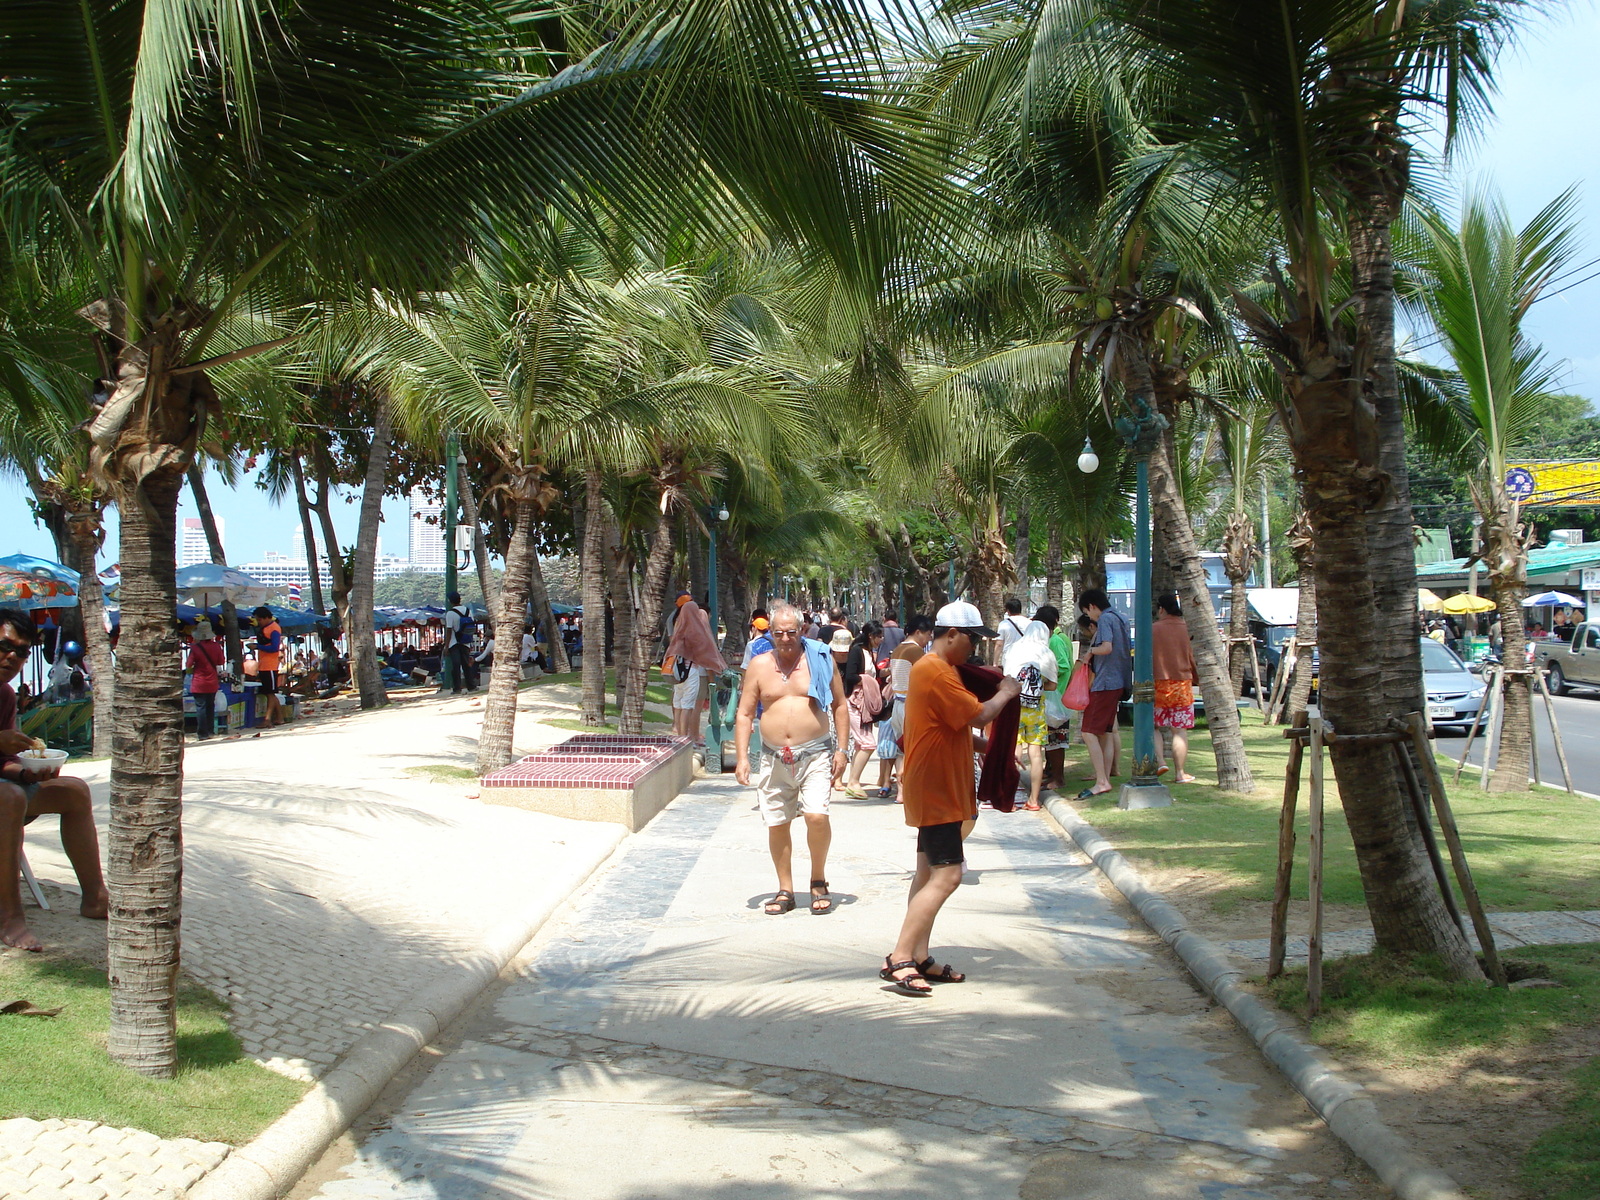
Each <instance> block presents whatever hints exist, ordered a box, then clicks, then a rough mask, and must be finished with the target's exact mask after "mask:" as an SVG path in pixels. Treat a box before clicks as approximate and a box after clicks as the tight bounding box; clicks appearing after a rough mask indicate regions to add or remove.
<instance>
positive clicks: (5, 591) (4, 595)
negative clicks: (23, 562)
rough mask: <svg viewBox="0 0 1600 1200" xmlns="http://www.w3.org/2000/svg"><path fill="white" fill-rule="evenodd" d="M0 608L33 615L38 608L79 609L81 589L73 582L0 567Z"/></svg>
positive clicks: (13, 568)
mask: <svg viewBox="0 0 1600 1200" xmlns="http://www.w3.org/2000/svg"><path fill="white" fill-rule="evenodd" d="M0 605H4V606H7V607H10V608H20V609H22V610H23V611H24V612H31V611H33V610H34V609H36V608H76V607H77V606H78V590H77V588H75V587H74V586H73V585H72V584H70V583H64V582H62V581H61V580H59V579H52V578H50V576H48V575H35V574H33V573H32V572H31V571H19V570H17V569H16V568H15V567H0Z"/></svg>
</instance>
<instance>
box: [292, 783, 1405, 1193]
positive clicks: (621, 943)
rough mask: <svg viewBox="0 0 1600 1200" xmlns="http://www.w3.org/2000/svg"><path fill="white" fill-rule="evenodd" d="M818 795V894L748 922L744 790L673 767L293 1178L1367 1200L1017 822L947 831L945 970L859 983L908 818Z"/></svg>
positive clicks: (1078, 876)
mask: <svg viewBox="0 0 1600 1200" xmlns="http://www.w3.org/2000/svg"><path fill="white" fill-rule="evenodd" d="M834 813H835V818H834V826H835V834H836V842H835V854H834V855H833V857H832V859H831V861H830V866H829V868H828V873H829V877H830V879H831V881H832V883H833V885H834V890H835V892H836V893H837V894H840V895H841V899H842V904H841V906H840V908H839V910H838V911H837V912H836V913H835V914H834V915H831V916H827V917H821V918H818V917H813V916H811V915H810V914H809V913H808V912H806V911H804V910H803V909H801V910H797V911H796V912H794V913H791V914H789V915H787V916H784V917H781V918H773V917H767V916H765V915H763V914H762V913H761V911H760V904H761V902H762V901H763V900H764V899H766V898H767V896H769V895H770V894H771V891H772V889H773V887H774V886H775V885H774V884H773V883H772V881H771V866H770V863H769V861H768V859H767V855H766V850H765V835H764V832H763V830H762V827H761V825H760V821H759V818H758V817H757V815H756V813H755V812H754V805H753V801H752V796H751V793H749V792H748V791H746V790H744V789H740V788H738V787H737V786H736V785H734V784H733V782H732V781H731V779H727V778H721V779H715V780H704V781H701V782H700V783H698V784H696V785H695V786H694V787H693V788H692V789H691V790H690V791H689V792H688V793H686V794H685V795H684V796H682V797H680V798H679V800H678V801H677V802H676V803H675V804H674V805H673V806H672V807H670V808H669V809H668V810H667V811H666V812H665V813H663V814H662V815H661V816H660V817H658V818H657V819H656V820H655V821H654V822H653V823H652V824H651V825H650V826H649V827H647V828H646V829H645V830H644V831H642V832H641V833H640V834H638V835H636V836H635V837H634V838H633V839H631V840H630V841H629V843H628V844H627V847H626V849H625V852H624V857H623V858H622V859H621V860H620V861H619V862H618V863H616V864H615V865H614V866H613V867H612V868H611V869H610V870H608V872H607V874H606V875H605V876H604V877H603V878H602V879H600V880H598V881H597V882H595V883H594V884H591V886H590V888H589V889H588V891H587V893H586V895H585V896H584V898H583V901H582V903H581V904H580V905H579V906H578V908H577V909H576V911H575V912H574V913H573V914H572V916H571V917H570V918H569V919H568V920H567V921H565V922H564V923H563V924H562V925H561V926H560V927H553V928H551V929H549V930H547V932H546V934H545V935H544V936H543V937H542V938H541V939H540V942H539V943H538V945H537V946H536V948H535V956H534V958H533V960H532V964H531V967H530V968H529V970H528V971H527V973H526V974H525V976H524V977H523V978H522V979H520V980H519V981H518V982H516V983H515V984H513V985H512V986H511V987H510V988H508V989H507V990H506V992H504V993H503V994H502V996H501V997H500V999H499V1001H498V1002H497V1004H496V1005H495V1007H494V1009H493V1011H492V1012H491V1013H487V1014H485V1015H483V1016H482V1017H481V1018H480V1019H479V1021H478V1022H477V1023H476V1025H475V1026H474V1027H473V1028H471V1029H470V1030H469V1031H468V1032H467V1036H466V1040H465V1041H464V1042H463V1043H462V1044H461V1046H460V1047H459V1048H458V1049H457V1050H456V1051H454V1052H453V1053H451V1054H449V1055H448V1056H447V1057H446V1058H444V1059H443V1060H442V1061H441V1062H440V1063H439V1065H438V1066H436V1067H435V1068H434V1070H433V1071H432V1072H431V1074H430V1075H429V1076H427V1077H426V1078H425V1079H424V1080H423V1081H422V1082H421V1083H419V1084H418V1086H417V1087H416V1089H415V1090H414V1091H413V1092H412V1094H411V1095H410V1096H409V1097H408V1098H407V1099H406V1100H405V1101H404V1102H403V1103H402V1104H401V1105H400V1106H399V1107H398V1109H397V1110H396V1111H395V1112H394V1113H393V1114H392V1115H389V1116H387V1117H386V1119H385V1121H384V1122H382V1123H380V1126H379V1131H378V1132H376V1133H374V1134H373V1135H372V1136H370V1137H369V1138H368V1140H367V1141H366V1142H365V1144H364V1145H362V1146H360V1147H359V1150H358V1152H357V1153H356V1154H355V1156H354V1158H353V1160H349V1161H343V1160H342V1159H341V1158H340V1157H339V1156H340V1155H341V1154H342V1155H348V1152H344V1151H335V1152H334V1154H332V1155H330V1157H329V1158H328V1159H327V1160H325V1162H324V1163H323V1164H322V1165H321V1166H320V1167H319V1168H318V1171H317V1172H316V1173H315V1175H314V1179H320V1180H321V1181H322V1182H320V1184H319V1183H315V1182H313V1183H310V1184H307V1185H303V1186H302V1188H301V1189H300V1190H299V1191H298V1192H297V1193H296V1195H297V1196H309V1195H312V1194H314V1195H316V1196H318V1197H323V1198H325V1200H378V1198H380V1197H381V1198H383V1200H491V1198H493V1200H512V1198H528V1200H532V1198H535V1197H537V1198H541V1200H543V1198H551V1197H562V1198H565V1197H582V1198H583V1200H677V1198H680V1197H681V1198H684V1200H688V1198H689V1197H695V1198H696V1200H708V1198H709V1200H801V1198H802V1197H813V1196H817V1195H823V1194H833V1195H840V1196H869V1195H870V1196H874V1197H889V1198H900V1197H905V1198H910V1197H940V1198H955V1197H962V1198H965V1197H972V1198H973V1200H977V1198H979V1197H981V1198H983V1200H996V1198H999V1197H1027V1200H1052V1198H1061V1200H1065V1198H1066V1197H1072V1198H1074V1200H1130V1198H1134V1197H1139V1198H1150V1200H1267V1198H1268V1197H1278V1198H1283V1200H1289V1198H1294V1197H1303V1198H1306V1200H1327V1198H1331V1197H1361V1198H1367V1197H1378V1196H1381V1195H1386V1194H1387V1193H1386V1191H1385V1189H1383V1188H1382V1187H1381V1185H1379V1184H1377V1183H1376V1181H1375V1180H1374V1179H1373V1178H1372V1177H1371V1175H1370V1174H1369V1172H1368V1171H1367V1170H1366V1168H1365V1167H1364V1166H1362V1165H1361V1164H1360V1163H1359V1162H1357V1161H1356V1160H1355V1159H1354V1158H1353V1157H1352V1156H1351V1155H1350V1154H1349V1152H1348V1151H1347V1150H1346V1149H1345V1148H1344V1146H1343V1145H1342V1144H1341V1143H1339V1142H1338V1141H1337V1140H1336V1139H1335V1138H1334V1137H1333V1136H1332V1135H1331V1134H1330V1133H1328V1132H1327V1131H1326V1129H1325V1128H1323V1127H1322V1126H1321V1124H1320V1123H1319V1122H1317V1121H1316V1120H1315V1118H1313V1117H1312V1116H1311V1114H1310V1112H1309V1109H1308V1108H1307V1106H1306V1105H1305V1104H1304V1102H1303V1101H1302V1100H1301V1099H1300V1098H1299V1096H1298V1095H1296V1094H1295V1093H1294V1092H1293V1091H1292V1090H1291V1089H1290V1088H1289V1087H1288V1085H1287V1084H1285V1083H1284V1082H1283V1081H1282V1079H1281V1078H1280V1077H1279V1076H1278V1075H1277V1074H1276V1073H1275V1072H1274V1071H1272V1070H1271V1069H1270V1068H1269V1067H1268V1066H1267V1065H1266V1064H1265V1063H1264V1062H1263V1061H1262V1060H1261V1059H1260V1057H1259V1056H1258V1055H1257V1053H1256V1051H1255V1050H1254V1048H1253V1047H1251V1046H1250V1045H1249V1043H1248V1041H1247V1040H1246V1039H1245V1038H1244V1036H1243V1035H1242V1034H1240V1033H1239V1032H1238V1031H1237V1030H1236V1029H1235V1028H1234V1027H1233V1025H1232V1023H1231V1021H1230V1019H1229V1018H1228V1017H1227V1014H1226V1013H1225V1012H1224V1011H1222V1010H1221V1009H1219V1008H1217V1007H1215V1006H1213V1005H1212V1004H1211V1003H1210V1002H1209V1001H1208V1000H1207V999H1206V998H1204V997H1202V996H1201V995H1199V994H1198V993H1197V992H1196V991H1195V989H1194V988H1193V986H1192V985H1191V984H1190V982H1189V981H1188V978H1187V976H1186V975H1185V974H1184V972H1183V971H1182V969H1181V967H1180V966H1179V965H1178V964H1177V962H1176V961H1175V960H1174V959H1173V958H1171V957H1170V955H1169V954H1168V953H1167V952H1166V950H1165V948H1164V947H1162V946H1161V945H1160V943H1159V941H1158V940H1156V939H1155V938H1154V937H1153V936H1152V935H1150V934H1149V933H1148V932H1147V931H1144V930H1143V929H1142V928H1140V927H1136V925H1135V924H1134V923H1132V922H1131V921H1130V919H1129V918H1128V917H1127V916H1126V915H1125V911H1126V910H1124V909H1122V908H1121V907H1120V905H1119V903H1118V902H1113V900H1112V899H1110V898H1109V897H1108V895H1107V893H1105V892H1104V891H1102V890H1101V887H1100V884H1099V882H1098V877H1097V874H1096V872H1095V871H1094V869H1093V868H1092V867H1091V866H1089V865H1088V863H1087V862H1086V860H1084V859H1082V858H1081V857H1077V856H1076V855H1075V854H1074V853H1073V852H1072V851H1070V850H1069V849H1068V848H1067V846H1066V845H1065V844H1064V842H1063V841H1062V839H1060V838H1059V837H1058V836H1057V835H1056V833H1055V832H1054V830H1053V828H1052V827H1051V826H1049V825H1048V824H1047V822H1046V820H1045V819H1043V818H1041V817H1039V816H1037V815H1034V814H1026V813H1020V812H1019V813H1015V814H1011V815H1002V814H998V813H987V812H986V813H985V814H984V816H983V819H982V821H981V823H980V825H979V829H978V832H977V833H976V834H975V835H974V837H973V839H972V841H971V842H970V843H969V853H970V856H971V865H972V867H973V868H974V871H973V873H972V874H971V875H969V877H968V883H969V886H967V887H964V888H962V890H961V891H960V892H958V893H957V895H956V896H955V897H954V898H953V899H952V901H951V902H950V904H949V905H948V906H947V909H946V914H945V917H944V918H943V920H942V921H941V924H940V928H939V931H938V932H939V937H938V940H937V943H936V953H938V954H939V955H940V957H941V958H942V957H944V955H946V954H948V956H949V958H950V959H951V960H952V961H953V962H954V963H956V965H957V966H958V967H961V968H964V969H967V970H969V971H970V972H971V973H972V980H971V982H968V983H966V984H962V985H959V986H946V987H941V988H940V989H939V990H938V991H937V993H936V994H935V995H934V996H933V997H931V998H929V999H908V998H903V997H900V996H898V995H895V994H894V993H892V992H889V991H887V990H885V988H884V985H882V984H881V983H880V982H879V981H878V979H877V978H876V974H875V972H876V968H877V967H878V965H880V964H881V963H882V961H883V955H884V953H885V952H886V951H887V950H888V949H889V948H890V946H891V944H892V942H893V938H894V934H895V932H896V930H897V928H898V924H899V920H900V916H901V913H902V909H903V903H904V892H905V885H906V881H907V872H906V869H905V868H906V866H907V864H908V863H909V862H910V861H911V858H912V842H913V838H912V834H911V831H909V830H907V829H906V828H905V827H904V825H903V824H901V818H900V810H899V808H898V807H897V806H894V805H892V804H888V803H884V802H881V801H857V802H844V803H841V804H837V805H836V806H835V810H834ZM796 876H797V878H799V879H802V880H803V879H805V878H807V871H806V867H805V864H804V862H803V860H802V861H801V862H800V863H797V868H796Z"/></svg>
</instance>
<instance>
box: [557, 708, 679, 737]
mask: <svg viewBox="0 0 1600 1200" xmlns="http://www.w3.org/2000/svg"><path fill="white" fill-rule="evenodd" d="M644 723H645V724H646V725H671V724H672V718H671V717H664V716H662V715H661V714H660V713H653V712H650V711H648V710H646V712H645V713H644ZM539 724H541V725H554V726H555V727H556V728H557V729H575V730H577V731H578V732H579V733H616V732H617V726H616V725H615V724H610V725H585V724H584V723H583V722H582V721H580V720H578V719H577V718H575V717H546V718H544V719H543V720H542V721H540V722H539Z"/></svg>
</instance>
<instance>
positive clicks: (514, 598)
mask: <svg viewBox="0 0 1600 1200" xmlns="http://www.w3.org/2000/svg"><path fill="white" fill-rule="evenodd" d="M517 491H518V493H519V499H518V500H517V501H516V517H515V523H514V524H513V526H512V529H511V543H510V545H508V546H507V547H506V573H505V575H504V577H503V578H502V579H501V583H500V609H499V611H498V612H496V613H495V616H494V628H495V655H494V662H493V664H492V666H491V669H490V673H489V694H488V696H487V697H486V698H485V700H484V703H483V729H482V731H481V732H480V733H479V735H478V774H479V775H487V774H488V773H489V772H490V771H494V770H498V769H499V768H500V767H503V766H505V765H506V764H507V763H509V762H510V761H511V756H512V737H513V734H514V733H515V726H516V720H517V684H518V683H519V682H520V681H521V678H522V669H521V668H520V667H518V665H517V652H516V650H515V648H514V647H515V646H516V644H517V643H516V642H515V641H512V640H511V639H510V638H508V637H507V636H506V632H505V631H507V630H511V629H521V628H522V613H523V610H524V609H525V608H526V607H527V604H528V581H529V579H530V578H532V574H533V572H532V568H531V567H530V566H529V560H530V559H531V558H533V556H534V552H535V551H534V536H533V534H534V524H535V521H536V519H537V516H538V511H537V510H538V487H537V480H535V481H534V485H533V486H532V487H518V489H517ZM523 492H526V496H525V497H523V496H521V493H523ZM585 657H587V656H585Z"/></svg>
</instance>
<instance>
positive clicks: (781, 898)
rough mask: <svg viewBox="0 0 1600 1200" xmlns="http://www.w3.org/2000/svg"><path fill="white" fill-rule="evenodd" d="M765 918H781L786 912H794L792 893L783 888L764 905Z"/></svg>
mask: <svg viewBox="0 0 1600 1200" xmlns="http://www.w3.org/2000/svg"><path fill="white" fill-rule="evenodd" d="M765 909H766V913H767V916H769V917H781V916H783V914H784V913H786V912H793V911H794V893H793V892H791V891H789V889H788V888H784V889H783V890H782V891H780V892H779V893H778V894H777V895H776V896H774V897H773V898H772V899H771V900H768V901H767V903H766V905H765Z"/></svg>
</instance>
